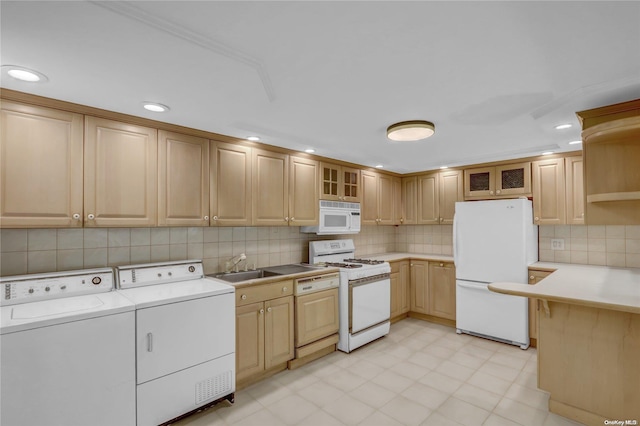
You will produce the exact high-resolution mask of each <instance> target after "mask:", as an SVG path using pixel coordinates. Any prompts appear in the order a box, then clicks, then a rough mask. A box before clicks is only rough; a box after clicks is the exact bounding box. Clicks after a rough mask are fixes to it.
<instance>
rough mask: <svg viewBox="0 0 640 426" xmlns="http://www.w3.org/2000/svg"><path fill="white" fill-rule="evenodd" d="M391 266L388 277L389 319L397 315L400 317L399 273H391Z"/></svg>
mask: <svg viewBox="0 0 640 426" xmlns="http://www.w3.org/2000/svg"><path fill="white" fill-rule="evenodd" d="M393 269H394V268H393V266H391V275H390V277H389V280H390V281H391V285H390V289H391V290H390V291H391V294H390V301H391V306H390V315H389V316H390V317H391V318H394V317H397V316H398V315H401V312H400V303H401V294H400V291H401V289H400V271H398V272H393Z"/></svg>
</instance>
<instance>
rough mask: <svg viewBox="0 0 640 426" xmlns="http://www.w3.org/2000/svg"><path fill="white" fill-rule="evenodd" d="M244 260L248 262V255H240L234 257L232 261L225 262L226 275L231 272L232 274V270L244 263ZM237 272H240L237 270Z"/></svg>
mask: <svg viewBox="0 0 640 426" xmlns="http://www.w3.org/2000/svg"><path fill="white" fill-rule="evenodd" d="M243 260H247V255H246V254H244V253H240V254H239V255H237V256H234V257H232V258H231V259H230V260H228V261H227V262H225V264H224V273H225V274H228V273H229V272H231V270H232V269H233V268H235V267H237V265H238V263H240V262H242V261H243ZM236 272H238V271H237V270H236Z"/></svg>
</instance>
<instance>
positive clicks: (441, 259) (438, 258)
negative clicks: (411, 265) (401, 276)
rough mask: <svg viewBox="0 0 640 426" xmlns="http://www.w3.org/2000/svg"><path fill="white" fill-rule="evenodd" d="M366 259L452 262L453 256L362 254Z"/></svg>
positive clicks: (394, 253)
mask: <svg viewBox="0 0 640 426" xmlns="http://www.w3.org/2000/svg"><path fill="white" fill-rule="evenodd" d="M362 257H365V258H368V259H374V260H384V261H385V262H395V261H398V260H405V259H407V260H408V259H419V260H433V261H436V262H453V256H449V255H446V254H417V253H396V252H393V253H380V254H371V255H366V256H362Z"/></svg>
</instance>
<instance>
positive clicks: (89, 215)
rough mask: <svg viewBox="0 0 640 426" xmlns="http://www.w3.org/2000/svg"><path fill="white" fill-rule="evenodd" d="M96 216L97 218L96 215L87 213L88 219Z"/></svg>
mask: <svg viewBox="0 0 640 426" xmlns="http://www.w3.org/2000/svg"><path fill="white" fill-rule="evenodd" d="M95 218H96V216H95V215H93V214H88V215H87V219H89V220H93V219H95Z"/></svg>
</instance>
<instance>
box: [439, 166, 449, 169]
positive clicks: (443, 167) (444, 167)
mask: <svg viewBox="0 0 640 426" xmlns="http://www.w3.org/2000/svg"><path fill="white" fill-rule="evenodd" d="M440 168H441V169H448V168H449V166H440Z"/></svg>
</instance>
